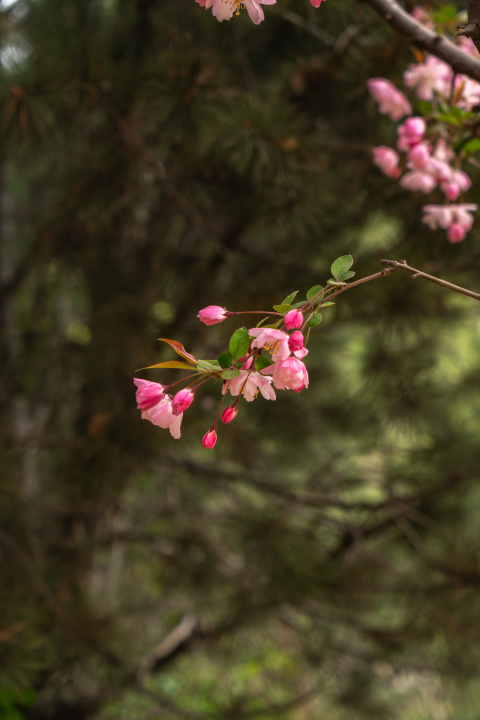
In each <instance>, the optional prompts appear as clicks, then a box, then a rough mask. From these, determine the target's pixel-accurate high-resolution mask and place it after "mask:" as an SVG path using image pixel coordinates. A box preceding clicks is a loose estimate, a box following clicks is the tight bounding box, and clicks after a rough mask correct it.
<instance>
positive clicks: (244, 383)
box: [222, 370, 277, 402]
mask: <svg viewBox="0 0 480 720" xmlns="http://www.w3.org/2000/svg"><path fill="white" fill-rule="evenodd" d="M227 390H230V393H231V394H232V395H233V396H234V397H235V396H236V395H240V393H243V396H244V398H245V400H246V401H247V402H252V401H253V400H255V396H256V394H257V392H258V391H259V390H260V392H261V394H262V395H263V397H264V398H265V400H276V397H277V396H276V395H275V390H274V389H273V387H272V381H271V379H270V378H267V377H264V376H263V375H260V373H258V372H250V371H248V370H241V371H240V375H238V377H236V378H234V379H233V380H229V381H228V382H226V383H225V384H224V386H223V388H222V393H223V394H225V393H226V392H227Z"/></svg>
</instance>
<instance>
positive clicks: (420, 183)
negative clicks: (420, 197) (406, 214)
mask: <svg viewBox="0 0 480 720" xmlns="http://www.w3.org/2000/svg"><path fill="white" fill-rule="evenodd" d="M400 185H401V186H402V187H404V188H406V189H407V190H412V192H423V193H429V192H432V190H433V189H434V188H435V187H436V186H437V181H436V180H435V178H434V177H433V176H432V175H430V174H429V173H427V172H422V171H421V170H410V172H407V173H406V174H405V175H404V176H403V177H402V178H401V180H400Z"/></svg>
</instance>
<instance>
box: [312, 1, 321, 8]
mask: <svg viewBox="0 0 480 720" xmlns="http://www.w3.org/2000/svg"><path fill="white" fill-rule="evenodd" d="M310 2H311V4H312V5H313V7H314V8H319V7H320V5H321V3H322V0H310Z"/></svg>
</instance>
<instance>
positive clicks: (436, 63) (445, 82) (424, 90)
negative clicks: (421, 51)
mask: <svg viewBox="0 0 480 720" xmlns="http://www.w3.org/2000/svg"><path fill="white" fill-rule="evenodd" d="M403 81H404V83H405V85H407V87H412V88H415V91H416V93H417V95H418V97H419V98H420V100H433V95H434V93H435V92H437V93H439V94H440V95H443V96H444V97H448V95H449V93H450V86H451V82H452V68H451V67H450V65H447V63H444V62H443V61H442V60H439V59H438V58H436V57H435V56H434V55H429V56H428V57H427V59H426V60H425V62H423V63H419V64H414V65H410V67H409V69H408V70H406V71H405V72H404V74H403Z"/></svg>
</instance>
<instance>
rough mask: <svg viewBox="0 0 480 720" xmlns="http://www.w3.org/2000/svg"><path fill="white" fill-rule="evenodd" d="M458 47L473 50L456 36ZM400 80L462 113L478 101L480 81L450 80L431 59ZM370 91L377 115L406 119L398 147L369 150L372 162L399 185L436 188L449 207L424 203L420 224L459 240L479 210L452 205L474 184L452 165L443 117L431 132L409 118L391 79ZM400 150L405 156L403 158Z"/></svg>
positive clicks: (374, 82)
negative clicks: (442, 230) (459, 44)
mask: <svg viewBox="0 0 480 720" xmlns="http://www.w3.org/2000/svg"><path fill="white" fill-rule="evenodd" d="M416 15H417V16H418V18H417V19H420V17H421V18H422V21H423V22H425V23H427V22H428V15H426V14H425V11H423V10H422V12H420V9H418V8H417V9H416ZM414 16H415V12H414ZM460 43H461V45H462V49H464V50H466V51H468V52H471V49H472V48H473V51H474V52H475V53H476V52H477V51H476V50H475V47H474V45H473V43H472V42H471V40H469V39H467V38H460ZM404 82H405V84H406V85H407V87H411V88H414V89H415V91H416V94H417V96H418V98H419V99H420V100H423V101H428V102H431V101H433V102H437V100H438V101H441V102H443V103H444V104H448V103H450V102H451V103H453V104H454V105H455V106H457V107H458V108H460V109H463V110H469V109H471V107H472V106H473V105H475V104H477V103H478V102H480V83H477V82H474V81H473V80H470V79H469V78H467V77H465V76H462V75H457V76H456V77H455V78H454V77H453V72H452V69H451V67H450V66H449V65H447V64H446V63H444V62H442V61H441V60H438V58H436V57H433V56H427V58H426V60H425V62H423V63H418V64H414V65H411V66H410V67H409V68H408V70H407V71H406V72H405V74H404ZM368 88H369V90H370V93H371V95H372V97H373V99H374V100H375V101H376V102H377V103H378V107H379V111H380V112H381V113H383V114H385V115H388V116H389V117H390V118H391V119H392V120H395V121H398V120H400V119H401V118H402V117H404V116H405V115H408V116H409V117H407V119H406V120H405V121H404V122H403V123H402V124H401V125H399V126H398V127H397V134H398V140H397V149H396V150H394V149H393V148H390V147H386V146H384V145H380V146H379V147H375V148H373V151H372V152H373V162H374V163H375V165H377V166H378V167H379V168H380V170H381V171H382V172H383V173H384V174H385V175H387V176H388V177H390V178H393V179H395V180H396V179H398V178H400V185H401V186H402V187H404V188H405V189H407V190H410V191H412V192H422V193H426V194H427V193H431V192H433V191H434V190H435V189H436V188H437V187H438V188H439V189H440V190H441V191H442V192H443V194H444V196H445V199H446V203H447V204H446V205H445V206H441V205H426V206H425V207H424V212H425V215H424V218H423V221H424V222H425V223H426V224H427V225H428V226H429V227H430V228H432V229H435V228H442V229H444V230H447V237H448V240H449V241H450V242H452V243H453V242H460V241H461V240H463V239H464V238H465V235H466V233H467V232H468V230H470V228H471V227H472V225H473V218H472V216H471V215H470V214H469V213H470V212H474V211H475V210H477V209H478V208H477V206H476V205H474V204H473V203H462V204H457V205H454V204H452V203H454V202H455V201H456V200H457V199H458V198H459V197H460V195H461V194H462V193H464V192H466V191H467V190H469V189H470V187H471V185H472V183H471V180H470V178H469V177H468V175H467V174H466V173H465V172H464V171H463V170H461V169H460V168H459V167H454V166H452V164H451V162H452V161H453V160H455V159H456V156H455V153H454V151H453V149H452V148H451V147H450V146H449V143H452V144H453V135H452V133H451V132H450V131H449V128H448V126H447V125H446V124H445V126H444V127H443V128H442V127H441V125H440V123H439V120H440V121H441V117H440V118H439V117H438V116H436V117H434V118H432V120H433V123H432V125H433V127H432V128H431V129H430V130H429V127H428V121H429V119H430V118H429V117H428V116H427V117H426V118H424V117H418V116H414V115H412V108H411V105H410V103H409V101H408V100H407V98H406V97H405V95H404V94H403V93H402V92H401V91H400V90H398V88H396V87H395V85H393V84H392V83H391V82H390V81H389V80H386V79H384V78H371V79H370V80H369V81H368ZM399 152H400V153H405V155H406V157H405V158H404V159H403V160H401V157H400V155H399ZM404 171H405V172H404ZM432 208H437V209H436V210H435V211H434V210H432Z"/></svg>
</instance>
